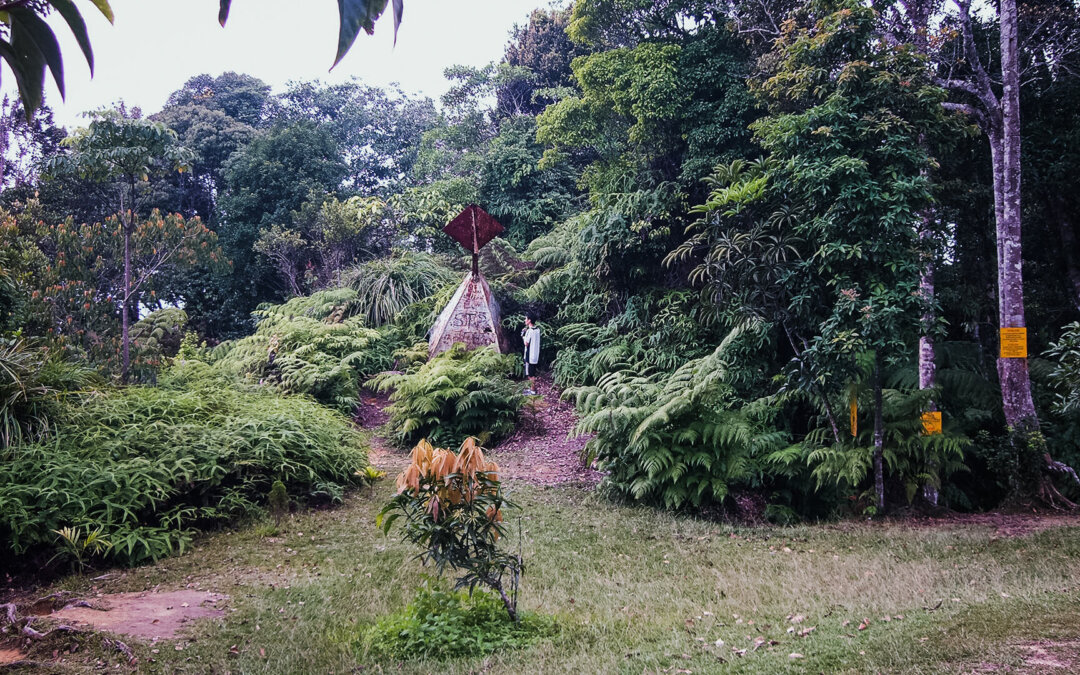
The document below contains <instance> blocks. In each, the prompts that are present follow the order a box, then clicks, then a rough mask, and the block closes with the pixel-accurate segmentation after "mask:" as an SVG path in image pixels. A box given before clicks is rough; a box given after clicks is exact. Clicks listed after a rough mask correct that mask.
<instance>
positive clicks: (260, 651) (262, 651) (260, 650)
mask: <svg viewBox="0 0 1080 675" xmlns="http://www.w3.org/2000/svg"><path fill="white" fill-rule="evenodd" d="M259 656H261V657H263V658H264V659H265V658H266V650H265V649H263V648H262V647H259Z"/></svg>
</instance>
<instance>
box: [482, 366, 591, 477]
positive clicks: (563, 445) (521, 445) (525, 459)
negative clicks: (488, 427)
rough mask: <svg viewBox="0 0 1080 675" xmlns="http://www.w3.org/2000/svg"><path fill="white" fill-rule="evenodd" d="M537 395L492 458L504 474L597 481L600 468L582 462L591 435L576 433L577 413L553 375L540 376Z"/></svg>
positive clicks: (493, 450) (494, 449)
mask: <svg viewBox="0 0 1080 675" xmlns="http://www.w3.org/2000/svg"><path fill="white" fill-rule="evenodd" d="M536 393H537V394H538V398H536V399H535V400H534V401H533V403H531V404H530V405H529V406H527V407H526V409H525V410H523V411H522V415H521V422H520V423H519V424H518V428H517V430H516V431H515V432H514V434H513V435H512V436H510V437H508V438H506V439H505V440H503V441H502V442H501V443H499V444H498V445H496V446H495V447H494V448H493V449H492V452H491V458H492V460H494V461H495V462H496V463H498V465H499V469H500V473H501V476H500V477H502V478H505V479H509V480H520V481H523V482H526V483H530V484H532V485H543V486H555V485H566V484H578V485H581V484H585V485H588V486H593V485H596V484H597V483H599V482H600V479H601V478H602V477H603V474H601V473H600V472H599V471H595V470H593V469H592V468H590V467H587V466H584V465H582V462H581V452H582V450H584V448H585V444H586V443H587V442H588V440H589V437H588V436H576V435H574V433H573V432H574V426H575V425H576V424H577V414H576V413H575V411H574V406H573V404H571V403H570V402H568V401H564V400H562V398H561V394H562V392H560V391H559V390H558V389H557V388H556V387H555V385H554V384H553V383H552V381H551V378H550V376H541V377H538V378H537V379H536Z"/></svg>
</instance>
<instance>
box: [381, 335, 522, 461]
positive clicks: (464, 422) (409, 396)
mask: <svg viewBox="0 0 1080 675" xmlns="http://www.w3.org/2000/svg"><path fill="white" fill-rule="evenodd" d="M516 366H517V360H516V359H515V358H514V357H513V356H512V355H509V354H499V353H497V352H496V351H495V350H494V349H493V348H492V347H483V348H480V349H475V350H471V351H470V350H468V349H466V348H465V345H463V344H461V343H458V344H455V345H454V346H453V347H451V348H450V349H448V350H447V351H445V352H443V353H442V354H439V355H437V356H435V357H434V358H432V359H431V360H430V361H427V362H426V363H422V364H418V365H414V366H412V367H410V368H409V369H408V370H407V371H405V372H404V373H382V374H380V375H377V376H375V377H374V378H372V380H371V381H370V382H369V385H368V386H371V387H373V388H375V389H377V390H378V391H388V390H393V393H391V394H390V400H391V402H392V404H391V405H390V406H389V407H388V408H387V409H386V410H387V412H388V413H389V414H390V422H389V426H390V428H391V429H392V431H391V437H392V439H393V440H394V441H395V442H397V443H398V444H399V445H403V446H404V445H408V444H410V443H415V442H416V441H417V440H419V439H421V438H428V439H430V440H431V442H433V443H436V444H439V443H445V442H446V441H448V440H451V439H457V438H462V437H466V436H475V437H476V438H478V439H480V441H481V443H487V442H488V441H490V440H491V439H494V438H498V437H500V436H503V435H506V434H508V433H509V432H510V431H512V430H513V428H514V424H515V422H516V421H517V416H518V411H519V410H520V409H521V406H522V405H524V404H525V400H526V397H525V395H524V394H523V393H522V391H523V389H524V387H523V385H521V384H519V383H516V382H512V381H511V380H510V379H509V378H508V375H510V374H511V373H512V372H514V370H515V367H516Z"/></svg>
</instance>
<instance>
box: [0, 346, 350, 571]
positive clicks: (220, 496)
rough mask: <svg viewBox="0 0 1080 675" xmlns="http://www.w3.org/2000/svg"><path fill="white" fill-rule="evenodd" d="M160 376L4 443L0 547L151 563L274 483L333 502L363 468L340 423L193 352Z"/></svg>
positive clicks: (240, 513) (252, 504)
mask: <svg viewBox="0 0 1080 675" xmlns="http://www.w3.org/2000/svg"><path fill="white" fill-rule="evenodd" d="M160 382H161V384H160V386H157V387H129V388H125V389H119V390H113V391H107V392H102V393H100V394H98V395H96V396H92V397H88V398H86V400H85V401H84V402H83V403H82V404H80V405H78V406H76V407H74V408H73V409H72V410H71V411H70V412H69V413H68V416H67V417H66V419H64V420H63V421H62V422H61V423H59V424H58V425H57V427H56V429H55V433H54V434H53V435H52V436H51V437H50V438H49V439H48V440H45V441H41V442H38V443H31V444H22V445H18V446H15V447H13V448H10V449H9V456H8V458H7V459H6V460H5V461H4V462H2V463H0V550H2V551H3V552H4V553H5V554H15V555H16V556H23V557H24V558H27V559H28V560H41V561H45V560H48V559H49V558H50V557H51V556H52V555H53V554H58V555H59V557H61V558H70V559H72V560H73V562H75V563H76V564H79V563H82V562H84V561H85V560H87V559H89V558H93V557H100V558H104V559H107V560H111V561H115V562H117V563H121V564H135V563H140V562H144V561H147V560H157V559H159V558H162V557H164V556H168V555H172V554H177V553H183V552H184V551H185V550H187V549H188V548H189V547H190V545H191V541H192V537H193V536H194V534H195V532H196V531H197V530H199V529H204V528H206V527H209V526H212V525H214V524H218V523H222V522H225V521H230V520H235V519H238V518H241V517H245V516H251V515H254V514H258V513H261V511H262V508H263V504H264V503H265V502H266V498H267V494H268V493H269V491H270V487H271V484H272V483H273V482H274V481H275V480H280V481H282V482H283V484H284V485H285V487H286V490H287V492H288V494H289V495H291V496H292V497H294V498H296V499H299V500H303V501H321V502H339V501H341V499H342V497H343V495H344V492H345V489H346V488H347V487H348V486H350V485H352V484H354V482H355V481H357V478H356V476H355V475H354V473H355V472H356V471H358V470H360V469H363V468H364V467H366V466H367V454H366V445H365V442H364V440H363V438H362V437H361V436H360V434H359V433H358V432H357V431H355V430H354V429H353V427H352V426H351V424H350V423H349V420H348V419H347V418H346V417H345V416H343V415H341V414H340V413H337V412H334V411H332V410H330V409H328V408H325V407H323V406H321V405H319V404H317V403H315V402H314V401H311V400H310V399H306V398H300V397H285V396H280V395H278V394H276V393H274V392H273V391H269V390H265V389H261V390H260V389H258V388H255V387H247V386H244V385H241V384H238V383H236V382H234V381H230V379H229V378H227V377H225V376H223V375H221V374H220V373H217V372H215V371H214V370H213V369H212V368H211V367H210V366H207V365H206V364H203V363H200V362H197V361H196V362H190V363H183V364H180V365H177V366H175V367H173V368H172V369H171V370H168V371H166V372H165V373H164V374H163V375H162V377H161V381H160ZM64 528H69V529H67V530H65V529H64ZM60 532H63V534H60Z"/></svg>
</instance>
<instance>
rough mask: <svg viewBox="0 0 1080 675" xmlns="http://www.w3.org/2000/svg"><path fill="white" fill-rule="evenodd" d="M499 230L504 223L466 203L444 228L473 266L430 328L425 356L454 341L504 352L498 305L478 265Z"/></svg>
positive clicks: (500, 230) (450, 344)
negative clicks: (466, 254) (482, 249)
mask: <svg viewBox="0 0 1080 675" xmlns="http://www.w3.org/2000/svg"><path fill="white" fill-rule="evenodd" d="M502 231H503V226H502V225H500V224H499V222H498V221H497V220H495V219H494V218H493V217H492V216H491V215H490V214H489V213H488V212H487V211H484V209H482V208H480V207H479V206H477V205H476V204H470V205H469V206H467V207H466V208H465V210H464V211H462V212H461V213H460V214H458V216H457V217H456V218H454V219H453V220H452V221H450V223H449V224H448V225H447V226H446V227H444V228H443V232H446V233H447V234H449V235H450V236H451V237H453V239H454V240H455V241H457V242H458V243H459V244H461V246H462V248H464V249H465V250H466V251H468V252H470V253H472V269H471V270H470V271H469V272H467V273H466V274H465V279H463V280H462V282H461V285H460V286H458V288H457V290H456V291H455V292H454V297H453V298H451V299H450V302H449V303H448V304H447V305H446V307H444V308H443V310H442V312H440V313H439V318H437V319H436V320H435V325H434V326H432V327H431V333H430V335H429V337H428V356H435V355H436V354H439V353H442V352H444V351H446V350H447V349H450V347H451V346H453V344H454V343H455V342H463V343H464V344H465V346H466V347H467V348H468V349H476V348H477V347H486V346H488V345H491V346H493V347H495V349H496V351H499V352H503V351H504V349H503V346H504V344H505V343H504V340H503V335H502V326H501V325H500V321H501V317H500V315H499V304H498V303H497V302H496V301H495V296H494V295H492V293H491V287H490V286H488V283H487V280H486V279H484V276H483V275H482V274H480V267H479V253H480V249H481V248H482V247H483V246H484V244H487V243H488V242H489V241H491V240H492V239H494V238H495V237H497V236H498V235H499V234H500V233H501V232H502Z"/></svg>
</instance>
